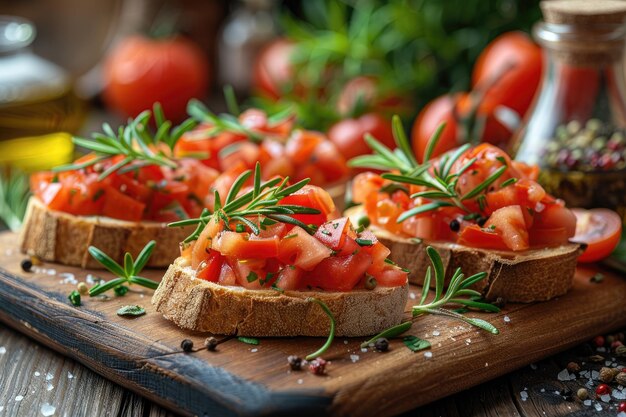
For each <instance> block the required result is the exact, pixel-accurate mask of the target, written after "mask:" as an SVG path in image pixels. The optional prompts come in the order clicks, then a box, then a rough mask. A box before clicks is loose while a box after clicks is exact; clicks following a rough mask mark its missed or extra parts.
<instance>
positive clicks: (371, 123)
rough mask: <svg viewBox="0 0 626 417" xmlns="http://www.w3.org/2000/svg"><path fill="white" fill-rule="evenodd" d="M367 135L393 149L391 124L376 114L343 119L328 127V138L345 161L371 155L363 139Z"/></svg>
mask: <svg viewBox="0 0 626 417" xmlns="http://www.w3.org/2000/svg"><path fill="white" fill-rule="evenodd" d="M366 133H369V134H370V135H372V136H373V137H374V138H376V139H377V140H378V141H379V142H382V143H383V144H384V145H386V146H387V147H389V148H391V149H394V148H395V141H394V138H393V133H392V130H391V122H390V121H389V120H388V119H386V118H384V117H383V116H381V115H379V114H376V113H366V114H364V115H363V116H361V117H359V118H356V119H344V120H341V121H339V122H337V123H335V124H334V125H332V126H331V127H330V129H329V130H328V138H329V139H330V140H331V141H332V142H333V143H334V144H335V145H336V146H337V149H339V152H341V154H342V155H343V157H344V158H346V159H351V158H354V157H355V156H359V155H366V154H370V153H372V150H371V149H370V147H369V146H367V144H366V143H365V140H364V139H363V137H364V136H365V134H366Z"/></svg>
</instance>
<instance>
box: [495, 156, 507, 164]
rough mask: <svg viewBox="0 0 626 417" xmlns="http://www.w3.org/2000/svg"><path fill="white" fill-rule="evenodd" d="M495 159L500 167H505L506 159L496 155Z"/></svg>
mask: <svg viewBox="0 0 626 417" xmlns="http://www.w3.org/2000/svg"><path fill="white" fill-rule="evenodd" d="M496 159H497V160H498V161H500V163H501V164H502V165H507V162H506V158H505V157H504V156H502V155H498V156H496Z"/></svg>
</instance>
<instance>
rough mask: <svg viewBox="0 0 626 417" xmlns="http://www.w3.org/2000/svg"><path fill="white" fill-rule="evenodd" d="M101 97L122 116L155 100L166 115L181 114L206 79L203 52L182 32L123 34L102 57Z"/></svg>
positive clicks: (204, 88)
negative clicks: (158, 36)
mask: <svg viewBox="0 0 626 417" xmlns="http://www.w3.org/2000/svg"><path fill="white" fill-rule="evenodd" d="M103 76H104V83H105V86H104V100H105V102H106V103H107V105H108V106H109V107H110V108H112V109H114V110H116V111H118V112H120V113H122V114H123V115H125V116H131V117H134V116H136V115H138V114H139V113H141V112H142V111H144V110H146V109H151V108H152V106H153V104H154V103H155V102H159V103H161V105H162V106H163V111H164V113H165V115H166V117H168V118H169V119H171V120H173V121H174V122H179V121H181V120H183V119H185V117H186V115H187V113H186V109H187V102H188V101H189V100H190V99H191V98H202V97H204V96H205V94H206V92H207V88H208V85H209V76H210V70H209V64H208V60H207V57H206V56H205V54H204V52H203V51H202V50H201V49H200V48H199V47H198V46H197V45H196V44H194V43H192V42H191V41H189V40H187V39H185V38H182V37H175V38H168V39H149V38H147V37H143V36H131V37H128V38H126V39H124V40H122V42H121V43H120V44H119V45H117V46H116V47H115V48H114V49H113V50H112V51H111V53H110V54H109V56H108V57H107V58H106V60H105V63H104V68H103Z"/></svg>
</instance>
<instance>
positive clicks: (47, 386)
mask: <svg viewBox="0 0 626 417" xmlns="http://www.w3.org/2000/svg"><path fill="white" fill-rule="evenodd" d="M53 389H54V385H52V384H51V383H49V382H48V384H47V385H46V391H52V390H53Z"/></svg>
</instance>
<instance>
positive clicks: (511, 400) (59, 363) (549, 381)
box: [0, 324, 626, 417]
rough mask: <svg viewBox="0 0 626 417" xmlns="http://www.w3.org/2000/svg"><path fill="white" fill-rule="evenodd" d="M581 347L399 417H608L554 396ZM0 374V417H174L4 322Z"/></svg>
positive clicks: (574, 383) (569, 384)
mask: <svg viewBox="0 0 626 417" xmlns="http://www.w3.org/2000/svg"><path fill="white" fill-rule="evenodd" d="M586 349H588V348H586ZM584 350H585V347H584V346H583V347H580V348H577V349H573V350H570V351H567V352H564V353H561V354H559V355H557V356H554V357H552V358H549V359H547V360H544V361H541V362H539V363H537V364H533V365H532V366H530V367H528V366H527V367H524V368H522V369H520V370H518V371H516V372H513V373H511V374H509V375H506V376H504V377H501V378H498V379H496V380H493V381H490V382H488V383H485V384H482V385H479V386H477V387H475V388H472V389H470V390H467V391H464V392H461V393H458V394H456V395H453V396H451V397H449V398H446V399H443V400H440V401H437V402H435V403H432V404H430V405H428V406H425V407H422V408H420V409H418V410H414V411H413V412H410V413H407V414H405V417H408V416H415V415H419V416H425V417H430V416H433V417H434V416H447V417H457V416H458V417H474V416H475V417H478V416H481V417H482V416H485V417H487V416H528V417H535V416H537V417H545V416H576V417H582V416H596V417H609V416H610V417H615V416H616V415H617V411H616V410H615V409H612V410H608V409H605V410H603V411H602V412H597V411H596V410H595V408H593V406H590V407H587V406H584V405H583V404H581V403H580V402H578V401H574V402H568V401H566V400H564V399H563V397H562V396H561V395H559V394H556V393H555V392H556V391H558V392H559V393H563V392H564V389H565V388H566V387H569V389H570V390H572V391H576V389H577V387H578V386H580V385H581V382H580V381H567V382H561V381H559V380H558V379H557V374H558V372H559V371H560V370H562V369H563V368H564V367H565V366H566V365H567V363H568V362H569V361H571V360H580V358H581V357H584V355H588V353H589V352H584ZM581 355H582V356H581ZM620 365H622V366H625V367H626V360H624V359H622V361H621V363H620ZM0 369H1V370H2V371H1V374H0V416H41V415H44V414H43V411H48V410H51V408H49V407H48V408H46V407H45V405H46V404H49V405H51V406H53V407H55V413H54V416H71V417H79V416H150V417H156V416H174V415H175V414H173V413H171V412H170V411H167V410H165V409H163V408H161V407H160V406H158V405H157V404H155V403H153V402H151V401H148V400H146V399H144V398H142V397H140V396H138V395H137V394H134V393H133V392H130V391H128V390H126V389H124V388H123V387H121V386H118V385H116V384H114V383H111V382H109V381H107V380H106V379H104V378H102V377H101V376H99V375H97V374H96V373H94V372H92V371H91V370H89V369H88V368H86V367H84V366H82V365H81V364H79V363H77V362H75V361H73V360H71V359H67V358H65V357H63V356H61V355H59V354H58V353H56V352H54V351H52V350H50V349H48V348H46V347H45V346H42V345H40V344H38V343H36V342H34V341H32V340H31V339H29V338H27V337H26V336H23V335H22V334H20V333H18V332H16V331H15V330H13V329H11V328H8V327H6V326H5V325H3V324H0ZM442 378H445V375H442ZM522 392H525V393H527V395H528V398H527V399H526V400H523V399H522V396H525V395H524V394H521V393H522ZM42 407H44V408H42ZM211 417H215V416H211Z"/></svg>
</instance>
